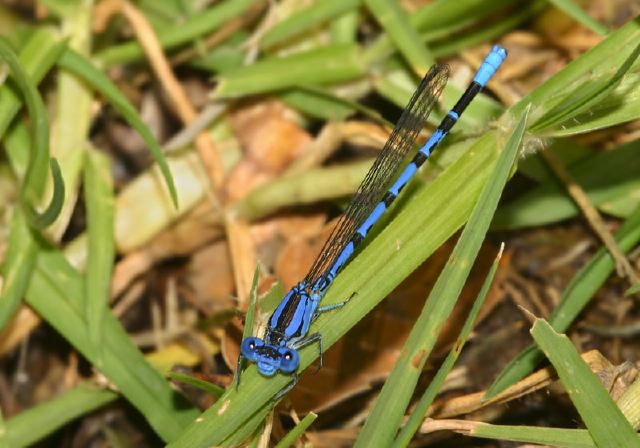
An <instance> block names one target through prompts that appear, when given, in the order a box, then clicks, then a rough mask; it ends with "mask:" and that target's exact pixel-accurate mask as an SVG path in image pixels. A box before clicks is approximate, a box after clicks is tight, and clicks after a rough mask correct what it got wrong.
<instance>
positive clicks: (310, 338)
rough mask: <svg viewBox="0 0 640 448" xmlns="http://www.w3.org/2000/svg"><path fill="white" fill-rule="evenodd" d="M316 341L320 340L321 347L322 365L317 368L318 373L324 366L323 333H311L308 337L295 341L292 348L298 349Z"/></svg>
mask: <svg viewBox="0 0 640 448" xmlns="http://www.w3.org/2000/svg"><path fill="white" fill-rule="evenodd" d="M316 341H318V345H319V348H320V365H319V366H318V368H317V369H316V372H315V373H318V371H319V370H320V369H321V368H322V335H321V334H320V333H313V334H310V335H309V336H307V337H306V338H304V339H302V340H301V341H298V342H297V343H295V344H294V345H293V346H292V347H291V348H293V349H295V350H298V349H300V348H302V347H304V346H305V345H309V344H313V343H314V342H316Z"/></svg>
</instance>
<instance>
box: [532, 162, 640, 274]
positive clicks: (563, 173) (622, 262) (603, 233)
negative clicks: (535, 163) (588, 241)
mask: <svg viewBox="0 0 640 448" xmlns="http://www.w3.org/2000/svg"><path fill="white" fill-rule="evenodd" d="M542 156H543V157H544V159H545V160H546V162H547V163H548V164H549V166H550V167H551V169H552V170H553V172H554V173H555V174H556V176H558V178H559V179H560V180H561V181H562V182H563V183H564V184H565V186H566V188H567V192H568V193H569V195H570V196H571V197H572V198H573V200H574V201H575V203H576V205H577V206H578V207H579V208H580V210H582V213H583V214H584V216H585V217H586V218H587V221H588V222H589V225H590V226H591V227H592V228H593V230H594V232H596V234H597V235H598V237H599V238H600V239H601V240H602V242H603V243H604V245H605V246H606V247H607V249H608V250H609V252H610V253H611V256H612V257H613V259H614V260H615V263H616V271H617V273H618V275H619V276H626V277H627V278H628V279H629V280H630V281H631V284H634V285H635V284H636V283H638V282H639V281H640V277H638V274H636V272H635V270H634V269H633V267H632V266H631V264H630V263H629V260H628V259H627V257H626V256H625V255H624V253H623V252H622V251H621V250H620V247H619V246H618V243H616V240H615V239H614V238H613V236H612V235H611V233H610V232H609V231H608V230H607V227H606V225H605V223H604V221H603V219H602V217H601V216H600V213H598V211H597V210H596V208H595V207H594V206H593V204H592V203H591V201H589V198H588V197H587V194H586V193H585V192H584V190H583V189H582V188H581V187H580V185H578V184H577V183H576V181H575V180H574V179H573V178H572V177H571V175H570V174H569V172H568V171H567V169H566V168H565V167H564V165H563V164H562V162H561V161H560V159H558V157H557V156H556V155H555V154H554V153H553V152H551V151H548V150H545V151H542Z"/></svg>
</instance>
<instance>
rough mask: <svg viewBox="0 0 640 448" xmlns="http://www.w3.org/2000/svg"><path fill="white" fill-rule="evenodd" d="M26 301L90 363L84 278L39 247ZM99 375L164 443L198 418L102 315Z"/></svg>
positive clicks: (115, 323)
mask: <svg viewBox="0 0 640 448" xmlns="http://www.w3.org/2000/svg"><path fill="white" fill-rule="evenodd" d="M26 297H27V302H28V303H29V305H31V306H32V307H33V308H34V309H35V310H36V312H38V314H40V315H41V316H42V317H43V318H44V319H45V320H46V321H47V322H48V323H49V324H50V325H51V326H53V327H54V328H55V329H56V330H57V331H58V332H59V333H60V334H61V335H62V336H63V337H64V338H65V339H67V340H68V341H69V343H70V344H71V345H73V346H74V347H75V348H76V349H77V350H78V351H79V352H80V353H82V355H84V356H85V357H86V358H87V359H88V360H89V362H91V363H92V364H93V365H97V364H98V359H97V354H96V353H95V351H94V350H93V347H92V346H91V344H90V343H89V329H88V328H87V323H86V320H85V315H86V314H85V304H84V280H83V278H82V277H81V276H80V274H79V273H78V272H77V271H76V270H75V269H74V268H73V267H71V266H70V265H69V263H68V262H67V261H66V259H65V258H64V256H63V255H62V254H61V253H60V252H58V251H57V250H54V249H51V248H46V247H42V248H41V251H40V252H39V254H38V260H37V263H36V269H35V270H34V272H33V274H32V276H31V283H30V284H29V288H28V290H27V294H26ZM103 325H104V345H103V347H102V350H101V355H102V365H101V371H102V373H103V374H104V375H105V376H107V378H109V380H110V381H112V382H113V383H114V384H115V385H116V387H117V388H118V390H119V391H120V392H121V393H122V394H123V395H124V396H125V398H126V399H127V400H129V401H130V402H131V403H132V404H133V405H134V406H135V407H136V408H137V409H138V410H139V411H140V413H141V414H142V415H143V416H144V417H145V418H146V419H147V421H148V422H149V423H150V424H151V426H152V427H153V429H154V430H155V431H156V432H157V433H158V435H159V436H160V437H162V438H163V439H164V440H165V441H169V440H173V439H175V438H177V437H178V436H179V435H180V434H181V432H182V431H183V429H184V427H185V426H186V425H187V424H189V423H190V422H192V421H193V420H194V419H195V418H196V417H197V415H198V412H197V410H195V409H194V408H193V407H192V406H191V405H190V404H189V403H187V402H186V400H185V399H184V398H183V397H182V396H180V395H179V394H177V393H176V392H175V391H173V390H172V388H171V387H170V385H169V384H168V383H167V381H166V380H165V379H164V378H162V376H161V375H160V374H159V373H158V372H157V371H156V370H154V369H153V368H152V367H151V366H150V365H149V363H147V361H146V360H145V359H144V357H143V355H142V354H141V353H140V351H139V350H138V348H137V347H135V346H134V345H133V343H132V342H131V339H130V338H129V336H128V335H127V333H126V331H125V330H124V329H123V328H122V325H121V324H120V322H119V321H118V320H117V319H116V318H115V317H114V316H113V315H112V314H111V313H105V315H104V323H103Z"/></svg>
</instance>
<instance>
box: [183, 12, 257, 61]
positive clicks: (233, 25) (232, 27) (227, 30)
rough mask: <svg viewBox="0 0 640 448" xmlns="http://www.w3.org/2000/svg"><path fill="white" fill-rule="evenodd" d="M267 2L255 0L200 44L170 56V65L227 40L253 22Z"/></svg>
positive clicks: (186, 59) (187, 59)
mask: <svg viewBox="0 0 640 448" xmlns="http://www.w3.org/2000/svg"><path fill="white" fill-rule="evenodd" d="M266 5H267V2H266V1H265V0H257V1H256V2H255V3H254V4H253V5H252V6H251V7H250V8H249V9H248V10H247V11H246V12H245V13H244V14H242V15H241V16H240V17H236V18H235V19H231V20H229V21H228V22H227V23H225V24H224V25H223V26H222V27H221V28H220V29H219V30H217V31H216V32H214V33H212V34H211V35H209V36H207V37H206V38H205V39H204V40H203V41H201V42H200V45H198V46H197V47H196V46H192V47H189V48H187V49H185V50H183V51H181V52H179V53H178V54H176V55H175V56H174V57H172V58H171V65H179V64H182V63H184V62H187V61H189V60H191V59H193V58H195V57H197V56H198V55H199V54H200V53H201V51H202V50H210V49H211V48H214V47H217V46H218V45H220V44H221V43H222V42H224V41H225V40H227V38H228V37H229V36H231V35H232V34H233V33H235V32H236V31H238V30H239V29H241V28H243V27H245V26H247V25H250V24H251V23H253V22H254V21H255V20H256V19H257V18H258V17H259V16H260V15H261V14H262V11H263V10H264V8H265V7H266Z"/></svg>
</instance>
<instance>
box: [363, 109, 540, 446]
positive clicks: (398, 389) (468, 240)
mask: <svg viewBox="0 0 640 448" xmlns="http://www.w3.org/2000/svg"><path fill="white" fill-rule="evenodd" d="M528 112H529V109H528V108H527V109H525V111H524V113H523V114H522V115H521V116H520V118H519V120H518V123H517V125H516V126H515V129H514V131H513V133H512V134H511V137H510V138H509V140H508V141H507V143H506V145H505V147H504V149H503V150H502V152H501V154H500V157H499V159H498V162H497V163H496V166H495V168H494V169H493V171H492V174H491V176H490V177H489V179H488V180H487V182H486V184H485V185H484V187H483V189H482V192H481V193H480V197H479V198H478V201H477V203H476V205H475V206H474V208H473V212H472V213H471V217H470V218H469V221H468V222H467V225H466V226H465V228H464V230H463V231H462V234H461V235H460V238H459V239H458V242H457V243H456V246H455V248H454V249H453V252H452V253H451V256H450V257H449V260H448V262H447V264H446V265H445V267H444V269H443V270H442V272H441V274H440V275H439V276H438V280H436V283H435V285H434V286H433V289H432V290H431V293H430V294H429V297H428V298H427V301H426V303H425V306H424V308H423V310H422V313H421V314H420V317H419V318H418V320H417V321H416V323H415V325H414V326H413V329H412V330H411V333H410V335H409V337H408V338H407V342H406V344H405V345H404V347H403V349H402V353H401V354H400V358H399V359H398V361H397V362H396V364H395V366H394V368H393V370H392V371H391V374H390V375H389V377H388V378H387V381H386V382H385V384H384V386H383V388H382V391H381V392H380V395H379V396H378V399H377V401H376V404H375V406H374V408H373V410H372V411H371V413H370V414H369V417H368V418H367V421H366V422H365V425H364V427H363V428H362V431H361V432H360V434H359V435H358V439H357V441H356V444H355V446H356V447H367V446H372V445H373V444H380V446H388V445H389V444H390V443H391V442H392V441H393V437H394V436H395V434H396V431H397V430H398V427H399V426H400V421H401V420H402V416H403V414H404V412H405V410H406V407H407V405H408V404H409V400H410V399H411V395H412V394H413V390H414V388H415V385H416V383H417V381H418V377H419V376H420V373H421V371H422V368H423V366H424V364H425V362H426V360H427V358H428V356H429V354H430V353H431V350H432V349H433V346H434V345H435V343H436V340H437V338H438V333H439V330H440V328H442V325H444V322H445V321H446V319H447V318H448V316H449V314H450V313H451V311H452V310H453V307H454V305H455V303H456V301H457V299H458V296H459V295H460V291H461V290H462V287H463V286H464V283H465V281H466V279H467V276H468V275H469V272H470V270H471V266H472V265H473V261H474V260H475V257H476V256H477V254H478V251H479V250H480V246H481V245H482V241H483V239H484V236H485V234H486V232H487V230H488V229H489V224H490V223H491V218H492V217H493V213H494V211H495V209H496V207H497V206H498V201H499V199H500V196H501V194H502V190H503V189H504V186H505V184H506V182H507V179H508V178H509V176H510V174H511V173H512V169H513V167H514V163H515V161H516V158H517V155H518V149H519V147H520V142H521V140H522V136H523V135H524V131H525V128H526V124H527V118H528Z"/></svg>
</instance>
